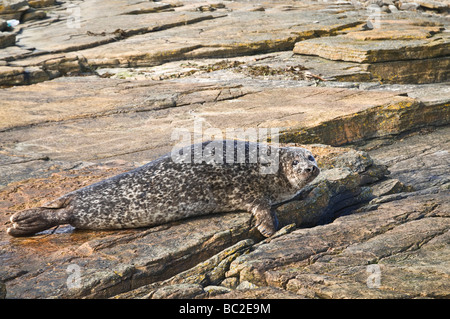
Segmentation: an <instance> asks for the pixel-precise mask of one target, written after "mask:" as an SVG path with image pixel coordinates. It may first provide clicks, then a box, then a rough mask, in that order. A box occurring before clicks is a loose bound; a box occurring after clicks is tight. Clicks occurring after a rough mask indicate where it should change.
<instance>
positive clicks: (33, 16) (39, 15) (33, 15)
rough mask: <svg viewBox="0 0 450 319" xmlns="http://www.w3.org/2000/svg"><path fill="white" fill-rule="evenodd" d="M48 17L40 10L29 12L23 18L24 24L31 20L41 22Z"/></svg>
mask: <svg viewBox="0 0 450 319" xmlns="http://www.w3.org/2000/svg"><path fill="white" fill-rule="evenodd" d="M46 17H47V14H46V13H45V11H40V10H31V9H30V10H27V12H25V14H24V15H23V16H22V22H26V21H31V20H40V19H44V18H46Z"/></svg>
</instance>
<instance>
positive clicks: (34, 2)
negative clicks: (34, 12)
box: [28, 0, 55, 8]
mask: <svg viewBox="0 0 450 319" xmlns="http://www.w3.org/2000/svg"><path fill="white" fill-rule="evenodd" d="M54 4H55V0H28V5H29V6H30V7H32V8H43V7H49V6H52V5H54Z"/></svg>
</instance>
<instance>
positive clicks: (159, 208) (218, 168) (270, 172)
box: [7, 140, 320, 237]
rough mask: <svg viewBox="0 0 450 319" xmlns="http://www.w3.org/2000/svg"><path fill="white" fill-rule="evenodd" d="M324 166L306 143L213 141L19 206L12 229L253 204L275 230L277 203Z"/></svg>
mask: <svg viewBox="0 0 450 319" xmlns="http://www.w3.org/2000/svg"><path fill="white" fill-rule="evenodd" d="M319 172H320V170H319V168H318V167H317V163H316V161H315V159H314V157H313V155H312V154H311V152H309V151H308V150H306V149H304V148H300V147H275V146H270V145H266V144H262V143H253V142H240V141H235V140H228V141H227V140H224V141H219V142H217V141H208V142H204V143H201V144H193V145H190V146H187V147H183V148H179V149H176V150H175V151H172V152H171V153H169V154H167V155H165V156H163V157H161V158H159V159H157V160H154V161H152V162H150V163H148V164H145V165H143V166H141V167H138V168H136V169H134V170H132V171H129V172H126V173H122V174H119V175H116V176H114V177H111V178H108V179H105V180H102V181H100V182H97V183H95V184H92V185H90V186H87V187H84V188H81V189H78V190H75V191H73V192H71V193H68V194H66V195H63V196H62V197H59V198H57V199H55V200H53V201H50V202H48V203H47V204H45V205H43V206H42V207H38V208H33V209H28V210H24V211H20V212H17V213H15V214H14V215H13V216H12V217H11V219H10V220H11V222H12V227H10V228H8V230H7V232H8V234H10V235H12V236H30V235H33V234H35V233H37V232H40V231H43V230H45V229H48V228H51V227H54V226H57V225H61V224H70V225H72V226H74V227H76V228H80V229H98V230H100V229H102V230H103V229H122V228H138V227H148V226H156V225H161V224H164V223H168V222H171V221H175V220H180V219H184V218H188V217H192V216H199V215H206V214H213V213H220V212H231V211H242V210H245V211H248V212H251V213H252V214H253V216H254V218H255V226H256V227H257V229H258V230H259V231H260V232H261V234H263V235H264V236H266V237H268V236H271V235H272V234H273V233H274V232H275V231H276V230H277V227H278V222H277V219H276V216H275V214H274V212H273V211H272V209H271V207H272V206H273V205H276V204H279V203H282V202H284V201H287V200H289V199H292V198H293V197H294V196H295V195H296V194H298V193H299V191H300V190H301V189H302V188H303V187H304V186H305V185H306V184H307V183H309V182H311V181H312V180H313V179H314V178H316V176H317V175H318V174H319Z"/></svg>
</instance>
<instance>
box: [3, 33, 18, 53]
mask: <svg viewBox="0 0 450 319" xmlns="http://www.w3.org/2000/svg"><path fill="white" fill-rule="evenodd" d="M15 43H16V35H15V34H14V33H9V32H0V49H1V48H5V47H9V46H11V45H14V44H15Z"/></svg>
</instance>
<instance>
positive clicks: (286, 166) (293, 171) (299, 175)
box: [280, 147, 320, 189]
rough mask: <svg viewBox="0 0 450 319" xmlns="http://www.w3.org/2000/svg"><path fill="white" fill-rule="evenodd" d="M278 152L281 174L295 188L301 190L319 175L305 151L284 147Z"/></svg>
mask: <svg viewBox="0 0 450 319" xmlns="http://www.w3.org/2000/svg"><path fill="white" fill-rule="evenodd" d="M280 151H281V152H280V156H281V168H282V170H283V173H284V174H285V175H286V177H287V179H288V180H289V182H290V183H291V184H292V186H294V187H295V188H297V189H301V188H303V187H304V186H305V185H306V184H308V183H310V182H311V181H313V180H314V179H315V178H316V177H317V175H319V173H320V169H319V167H318V166H317V162H316V160H315V158H314V156H313V154H312V153H311V152H310V151H308V150H307V149H304V148H301V147H284V148H281V150H280Z"/></svg>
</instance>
